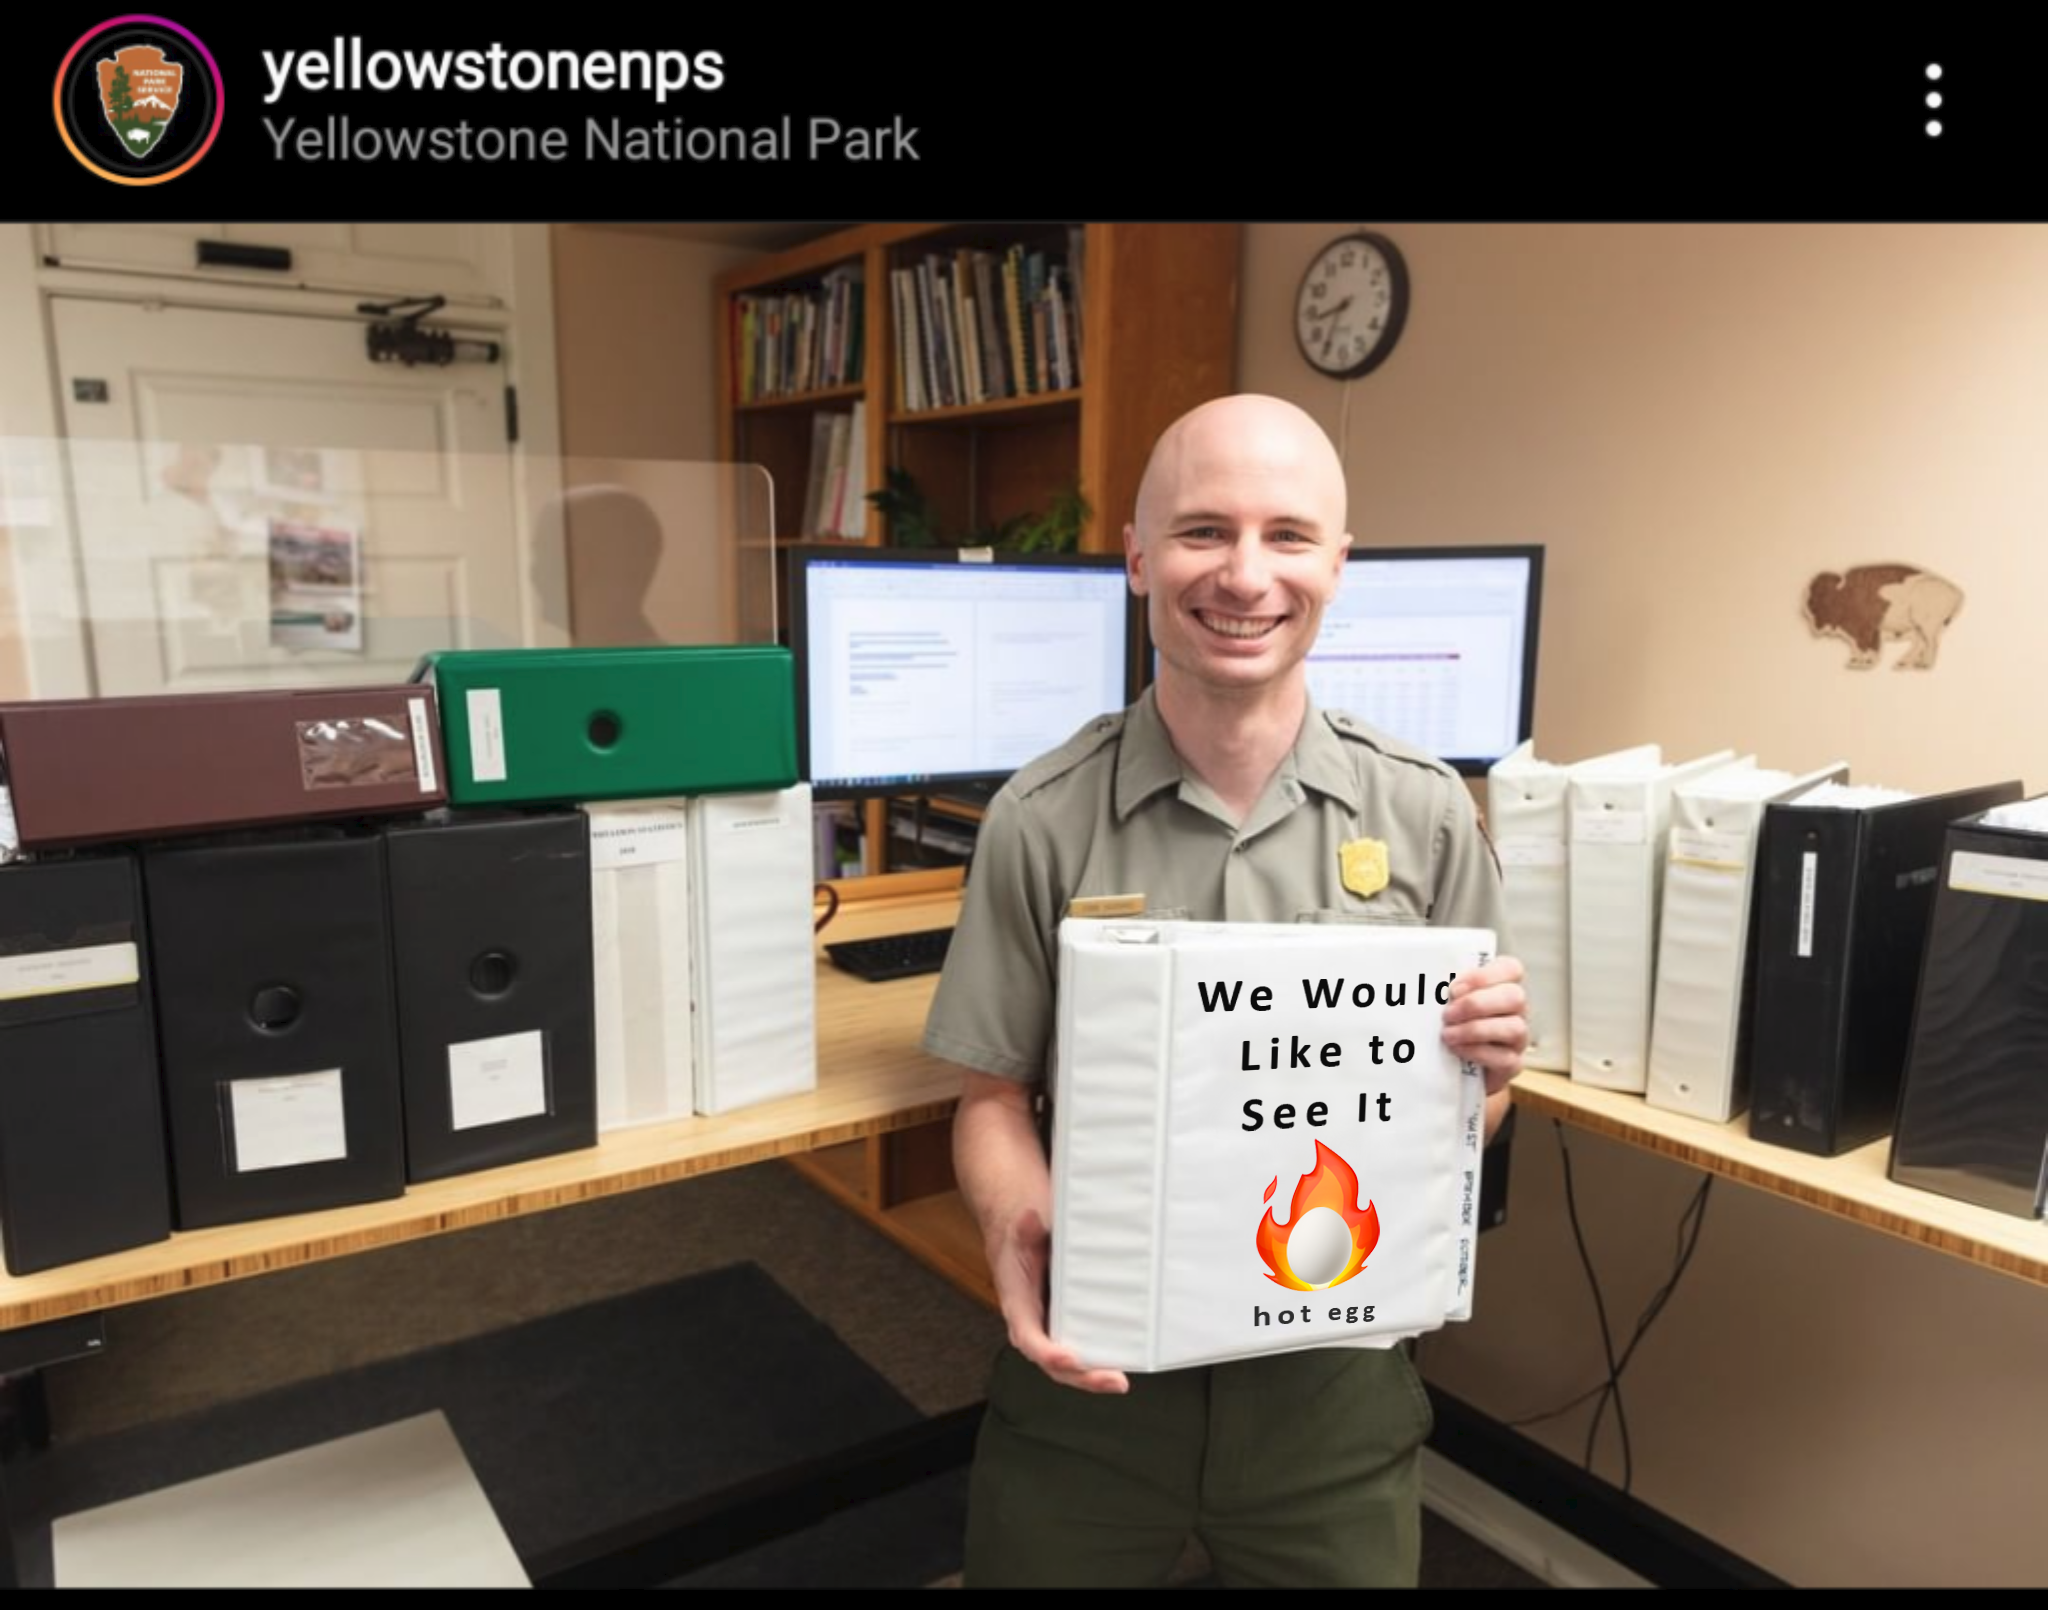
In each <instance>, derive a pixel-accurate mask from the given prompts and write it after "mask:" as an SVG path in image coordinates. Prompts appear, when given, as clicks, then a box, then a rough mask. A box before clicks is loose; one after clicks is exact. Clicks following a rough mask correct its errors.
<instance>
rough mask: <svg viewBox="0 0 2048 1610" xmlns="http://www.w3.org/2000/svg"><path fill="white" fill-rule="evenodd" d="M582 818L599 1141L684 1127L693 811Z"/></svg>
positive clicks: (663, 807)
mask: <svg viewBox="0 0 2048 1610" xmlns="http://www.w3.org/2000/svg"><path fill="white" fill-rule="evenodd" d="M583 810H584V814H585V815H586V816H588V817H589V818H590V914H591V924H592V941H593V943H592V946H591V955H592V961H593V963H594V968H595V979H594V982H595V985H596V1004H597V1128H598V1132H599V1133H600V1134H602V1133H603V1132H605V1131H606V1130H611V1129H626V1128H630V1127H633V1126H635V1125H639V1124H652V1123H660V1122H662V1121H663V1120H665V1119H670V1118H687V1117H689V1116H690V1114H691V1113H693V1112H695V1111H696V1100H697V1087H696V1060H695V1053H694V1051H693V1049H692V1046H691V1026H690V951H691V945H690V812H689V802H688V801H687V800H682V799H667V800H644V801H638V802H635V803H632V804H617V805H612V804H605V805H586V806H584V807H583Z"/></svg>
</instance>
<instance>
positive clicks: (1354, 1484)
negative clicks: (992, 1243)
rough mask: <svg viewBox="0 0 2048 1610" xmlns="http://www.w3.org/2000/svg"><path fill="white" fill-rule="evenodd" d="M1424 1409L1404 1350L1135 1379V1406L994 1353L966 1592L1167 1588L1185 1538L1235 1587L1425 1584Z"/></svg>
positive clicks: (1331, 1353) (1314, 1355)
mask: <svg viewBox="0 0 2048 1610" xmlns="http://www.w3.org/2000/svg"><path fill="white" fill-rule="evenodd" d="M1429 1430H1430V1411H1429V1399H1428V1396H1427V1394H1426V1393H1425V1392H1424V1391H1423V1387H1422V1382H1421V1380H1420V1379H1419V1378H1418V1377H1417V1375H1416V1373H1415V1370H1414V1367H1413V1366H1412V1365H1410V1364H1409V1362H1408V1359H1407V1357H1406V1355H1405V1354H1403V1353H1402V1352H1401V1351H1400V1349H1398V1348H1372V1349H1353V1348H1318V1349H1314V1350H1312V1351H1309V1352H1303V1353H1288V1354H1282V1355H1278V1356H1275V1357H1271V1358H1259V1359H1244V1360H1239V1361H1237V1362H1234V1363H1229V1364H1217V1365H1211V1366H1209V1367H1206V1368H1200V1369H1187V1370H1171V1371H1167V1372H1165V1373H1163V1374H1159V1375H1133V1376H1132V1377H1131V1390H1130V1393H1129V1394H1128V1395H1127V1396H1124V1397H1101V1396H1095V1395H1092V1394H1089V1393H1083V1392H1077V1391H1074V1390H1073V1389H1072V1388H1071V1387H1064V1386H1059V1385H1057V1384H1055V1383H1054V1382H1053V1381H1051V1380H1049V1379H1047V1378H1046V1376H1045V1374H1044V1373H1043V1372H1042V1371H1040V1370H1039V1369H1038V1368H1037V1367H1036V1366H1035V1365H1032V1364H1029V1363H1027V1362H1026V1361H1025V1359H1024V1357H1023V1356H1022V1355H1021V1354H1019V1353H1017V1352H1016V1351H1014V1350H1013V1349H1011V1348H1007V1347H1006V1348H1004V1349H1003V1351H1002V1354H1001V1356H1000V1357H999V1358H998V1359H997V1360H996V1368H995V1375H994V1377H993V1379H992V1380H991V1381H990V1383H989V1393H988V1412H987V1414H986V1416H985V1417H984V1419H983V1421H982V1427H981V1436H980V1440H979V1442H978V1443H977V1444H976V1447H975V1457H974V1471H973V1475H972V1478H971V1481H970V1485H969V1490H968V1516H967V1565H966V1573H965V1581H966V1585H967V1586H969V1587H1054V1586H1063V1587H1080V1586H1098V1585H1100V1586H1107V1587H1137V1586H1144V1585H1147V1584H1158V1583H1163V1582H1164V1581H1166V1579H1167V1577H1168V1574H1169V1573H1170V1572H1171V1571H1172V1569H1173V1567H1174V1565H1175V1563H1176V1562H1177V1561H1178V1560H1179V1559H1180V1557H1181V1553H1182V1550H1183V1548H1184V1546H1185V1544H1186V1542H1187V1539H1188V1537H1189V1536H1190V1534H1192V1535H1194V1536H1197V1537H1199V1538H1200V1539H1201V1540H1202V1543H1203V1545H1204V1547H1206V1548H1207V1550H1208V1552H1209V1557H1210V1559H1211V1560H1212V1561H1213V1562H1214V1564H1215V1567H1216V1573H1217V1575H1218V1577H1219V1578H1220V1579H1221V1580H1222V1581H1223V1582H1224V1583H1225V1584H1227V1585H1229V1586H1233V1587H1235V1586H1247V1587H1251V1586H1257V1587H1413V1586H1414V1585H1415V1580H1416V1573H1417V1570H1418V1566H1419V1561H1420V1557H1421V1547H1422V1503H1421V1499H1422V1493H1421V1472H1420V1461H1419V1458H1418V1455H1419V1451H1420V1449H1421V1447H1422V1443H1423V1441H1424V1439H1426V1438H1427V1437H1428V1435H1429Z"/></svg>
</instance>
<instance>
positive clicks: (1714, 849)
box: [1671, 827, 1749, 872]
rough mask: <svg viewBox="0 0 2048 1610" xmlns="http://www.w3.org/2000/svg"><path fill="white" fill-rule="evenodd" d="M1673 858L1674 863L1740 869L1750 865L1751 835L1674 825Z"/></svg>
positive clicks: (1672, 831)
mask: <svg viewBox="0 0 2048 1610" xmlns="http://www.w3.org/2000/svg"><path fill="white" fill-rule="evenodd" d="M1671 861H1672V864H1673V865H1674V866H1677V865H1684V866H1696V867H1706V868H1708V869H1709V870H1711V871H1715V872H1740V871H1741V870H1742V869H1743V868H1744V867H1746V866H1748V865H1749V835H1748V834H1747V833H1719V832H1715V831H1714V830H1712V829H1711V828H1703V827H1674V828H1673V829H1672V830H1671Z"/></svg>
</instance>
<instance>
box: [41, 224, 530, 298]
mask: <svg viewBox="0 0 2048 1610" xmlns="http://www.w3.org/2000/svg"><path fill="white" fill-rule="evenodd" d="M37 236H38V238H37V246H38V249H39V251H40V252H41V255H42V256H43V257H44V258H45V259H47V260H49V261H50V262H51V263H53V264H54V265H61V266H63V267H65V268H105V267H119V268H127V269H136V270H139V271H141V272H143V273H147V274H183V275H191V276H193V277H195V278H199V279H206V280H214V281H219V282H222V283H229V284H244V285H262V286H265V287H275V286H314V287H320V288H325V289H329V290H342V291H382V292H386V293H389V294H392V295H397V294H401V293H406V292H410V293H412V294H414V295H425V294H428V293H435V292H438V293H440V294H441V295H444V296H446V297H447V298H448V299H449V300H450V301H451V302H471V303H478V304H497V305H503V304H504V303H506V302H508V301H509V300H510V299H511V288H512V267H511V263H510V261H509V258H510V255H511V254H510V252H509V251H508V250H507V248H506V238H505V237H506V231H505V230H504V228H503V227H502V226H498V225H492V224H141V223H82V224H81V223H73V224H42V225H39V226H37ZM201 241H219V242H222V243H224V244H226V245H229V246H268V247H273V248H276V247H282V248H283V249H284V250H285V251H288V252H290V253H291V267H289V268H286V269H278V270H266V269H250V268H239V267H237V266H235V265H234V264H233V263H231V262H230V263H226V264H220V263H216V264H203V263H201V262H200V260H199V245H200V242H201Z"/></svg>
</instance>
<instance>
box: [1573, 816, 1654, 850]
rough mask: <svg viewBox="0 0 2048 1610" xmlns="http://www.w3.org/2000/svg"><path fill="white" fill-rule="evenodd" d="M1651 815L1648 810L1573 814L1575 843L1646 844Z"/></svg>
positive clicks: (1648, 837)
mask: <svg viewBox="0 0 2048 1610" xmlns="http://www.w3.org/2000/svg"><path fill="white" fill-rule="evenodd" d="M1649 839H1650V817H1649V813H1648V812H1647V811H1609V810H1590V811H1574V812H1573V813H1572V842H1573V843H1574V844H1647V843H1648V842H1649Z"/></svg>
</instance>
